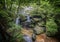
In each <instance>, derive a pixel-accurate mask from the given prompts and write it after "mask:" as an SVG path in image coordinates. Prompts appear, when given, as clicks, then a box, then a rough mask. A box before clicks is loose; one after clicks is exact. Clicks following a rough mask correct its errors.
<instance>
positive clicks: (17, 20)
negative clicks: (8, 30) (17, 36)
mask: <svg viewBox="0 0 60 42" xmlns="http://www.w3.org/2000/svg"><path fill="white" fill-rule="evenodd" d="M19 19H20V18H19V17H17V18H16V24H17V25H18V24H19V21H20V20H19Z"/></svg>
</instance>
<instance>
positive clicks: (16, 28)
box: [7, 23, 23, 42]
mask: <svg viewBox="0 0 60 42" xmlns="http://www.w3.org/2000/svg"><path fill="white" fill-rule="evenodd" d="M10 25H11V27H10V28H9V29H8V30H7V32H8V33H9V34H10V35H11V36H12V38H11V42H15V41H16V40H17V42H23V38H22V33H21V28H22V27H21V26H20V25H16V24H14V23H10Z"/></svg>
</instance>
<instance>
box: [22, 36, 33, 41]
mask: <svg viewBox="0 0 60 42" xmlns="http://www.w3.org/2000/svg"><path fill="white" fill-rule="evenodd" d="M23 38H24V40H25V41H26V42H32V38H31V37H29V36H28V35H24V36H23Z"/></svg>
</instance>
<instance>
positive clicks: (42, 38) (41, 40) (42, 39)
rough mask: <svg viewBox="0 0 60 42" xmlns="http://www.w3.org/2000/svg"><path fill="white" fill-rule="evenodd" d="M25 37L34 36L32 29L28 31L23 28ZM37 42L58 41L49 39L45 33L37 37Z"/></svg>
mask: <svg viewBox="0 0 60 42" xmlns="http://www.w3.org/2000/svg"><path fill="white" fill-rule="evenodd" d="M21 32H22V33H23V35H28V36H29V37H32V35H33V30H32V29H26V28H23V29H22V31H21ZM35 42H58V41H57V39H55V38H51V37H47V36H46V34H45V33H43V34H40V35H36V40H35Z"/></svg>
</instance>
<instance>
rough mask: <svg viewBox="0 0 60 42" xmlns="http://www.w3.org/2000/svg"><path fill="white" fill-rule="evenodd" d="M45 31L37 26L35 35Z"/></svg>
mask: <svg viewBox="0 0 60 42" xmlns="http://www.w3.org/2000/svg"><path fill="white" fill-rule="evenodd" d="M43 31H44V30H43V28H42V27H39V26H36V27H35V28H34V33H35V34H41V33H42V32H43Z"/></svg>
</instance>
